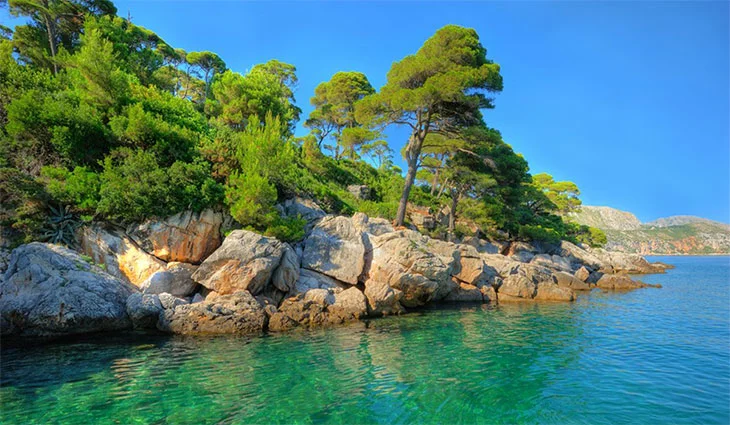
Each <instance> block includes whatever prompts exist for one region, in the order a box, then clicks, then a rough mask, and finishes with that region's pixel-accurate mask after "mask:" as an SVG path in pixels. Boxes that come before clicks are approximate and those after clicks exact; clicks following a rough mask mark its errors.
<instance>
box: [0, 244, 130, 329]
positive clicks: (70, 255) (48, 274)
mask: <svg viewBox="0 0 730 425" xmlns="http://www.w3.org/2000/svg"><path fill="white" fill-rule="evenodd" d="M135 291H136V289H135V288H134V287H133V286H132V285H130V284H129V283H127V282H124V281H122V280H121V279H118V278H115V277H113V276H111V275H109V274H108V273H106V272H104V271H103V270H101V269H100V268H98V267H95V266H92V265H91V264H89V263H87V262H86V261H85V260H84V259H83V258H82V257H81V256H80V255H78V254H77V253H75V252H73V251H71V250H69V249H67V248H64V247H61V246H57V245H51V244H42V243H37V242H34V243H30V244H27V245H22V246H20V247H18V248H16V249H15V250H14V251H13V252H12V254H11V256H10V261H9V264H8V268H7V270H6V271H5V274H4V275H2V277H1V278H0V317H2V321H1V322H2V324H3V326H2V329H0V332H1V333H2V334H3V335H7V334H18V335H63V334H79V333H86V332H99V331H111V330H119V329H127V328H129V327H130V326H131V322H130V320H129V317H128V315H127V311H126V302H127V298H128V297H129V296H130V295H131V294H132V293H134V292H135Z"/></svg>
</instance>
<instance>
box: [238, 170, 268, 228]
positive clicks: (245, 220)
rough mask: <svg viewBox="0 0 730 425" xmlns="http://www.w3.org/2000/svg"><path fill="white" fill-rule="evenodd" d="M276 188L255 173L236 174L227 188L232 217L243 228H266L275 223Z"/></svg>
mask: <svg viewBox="0 0 730 425" xmlns="http://www.w3.org/2000/svg"><path fill="white" fill-rule="evenodd" d="M276 199H277V194H276V188H275V187H274V185H273V184H271V183H270V182H269V179H267V178H266V177H264V176H261V175H259V174H257V173H255V172H251V171H244V172H243V173H238V172H234V173H233V174H232V175H231V176H230V178H229V183H228V187H227V188H226V202H227V203H228V205H229V207H230V209H231V215H232V216H233V218H234V219H236V221H238V222H239V223H241V224H242V225H243V226H253V227H254V228H264V227H266V226H267V225H268V224H269V223H270V222H272V221H273V217H272V216H271V214H272V212H273V213H275V211H274V210H273V208H274V204H275V203H276Z"/></svg>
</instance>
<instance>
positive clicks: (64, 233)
mask: <svg viewBox="0 0 730 425" xmlns="http://www.w3.org/2000/svg"><path fill="white" fill-rule="evenodd" d="M49 208H50V210H51V214H50V215H49V216H48V220H47V221H46V223H45V225H44V226H43V228H42V229H41V234H40V240H41V241H44V242H50V243H54V244H60V245H66V246H69V247H73V246H75V245H76V231H77V230H78V228H79V227H80V226H81V221H80V220H79V219H78V217H76V216H75V215H74V214H73V213H72V212H71V207H70V206H69V205H66V206H65V207H62V206H59V207H53V206H51V205H49Z"/></svg>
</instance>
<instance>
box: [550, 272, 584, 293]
mask: <svg viewBox="0 0 730 425" xmlns="http://www.w3.org/2000/svg"><path fill="white" fill-rule="evenodd" d="M553 282H555V284H556V285H558V286H560V287H562V288H570V289H572V290H574V291H590V290H591V289H592V287H591V285H589V284H588V283H586V282H584V281H582V280H580V279H578V278H577V277H575V276H573V275H572V274H570V273H565V272H555V273H553Z"/></svg>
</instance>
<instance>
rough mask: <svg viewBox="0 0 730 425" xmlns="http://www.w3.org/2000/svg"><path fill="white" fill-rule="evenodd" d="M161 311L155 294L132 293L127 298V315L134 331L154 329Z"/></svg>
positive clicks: (158, 299)
mask: <svg viewBox="0 0 730 425" xmlns="http://www.w3.org/2000/svg"><path fill="white" fill-rule="evenodd" d="M162 311H163V306H162V303H160V298H159V296H157V295H156V294H140V293H139V292H137V293H134V294H132V295H130V296H129V298H127V314H128V315H129V318H130V319H131V320H132V325H133V326H134V327H135V328H136V329H154V328H155V327H156V326H157V320H158V318H159V316H160V313H162Z"/></svg>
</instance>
